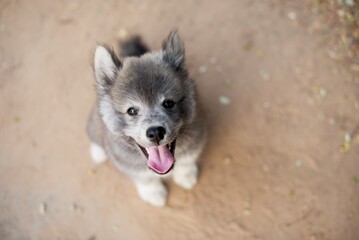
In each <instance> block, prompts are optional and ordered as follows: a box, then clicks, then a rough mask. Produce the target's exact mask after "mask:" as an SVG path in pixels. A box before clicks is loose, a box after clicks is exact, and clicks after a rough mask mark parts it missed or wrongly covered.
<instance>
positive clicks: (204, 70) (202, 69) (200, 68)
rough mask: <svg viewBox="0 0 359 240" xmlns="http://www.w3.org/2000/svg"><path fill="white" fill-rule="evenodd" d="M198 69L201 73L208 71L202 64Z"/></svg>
mask: <svg viewBox="0 0 359 240" xmlns="http://www.w3.org/2000/svg"><path fill="white" fill-rule="evenodd" d="M198 71H199V73H202V74H203V73H206V72H207V67H206V66H200V67H199V68H198Z"/></svg>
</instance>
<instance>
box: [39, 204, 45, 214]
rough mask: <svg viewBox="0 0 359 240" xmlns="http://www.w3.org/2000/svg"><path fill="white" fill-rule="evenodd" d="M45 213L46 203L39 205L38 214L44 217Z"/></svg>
mask: <svg viewBox="0 0 359 240" xmlns="http://www.w3.org/2000/svg"><path fill="white" fill-rule="evenodd" d="M46 211H47V205H46V203H44V202H43V203H41V204H40V206H39V213H40V214H41V215H45V214H46Z"/></svg>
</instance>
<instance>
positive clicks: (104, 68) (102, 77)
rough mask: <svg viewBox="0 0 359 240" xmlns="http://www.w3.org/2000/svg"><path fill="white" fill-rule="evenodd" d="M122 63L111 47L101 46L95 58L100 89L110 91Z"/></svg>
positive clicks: (96, 75)
mask: <svg viewBox="0 0 359 240" xmlns="http://www.w3.org/2000/svg"><path fill="white" fill-rule="evenodd" d="M120 68H121V62H120V60H119V59H118V57H117V55H116V54H115V52H114V51H113V50H112V48H111V47H109V46H106V45H99V46H97V48H96V52H95V57H94V70H95V77H96V82H97V86H98V89H105V90H108V89H109V88H111V87H112V85H113V84H114V82H115V80H116V77H117V74H118V71H119V69H120Z"/></svg>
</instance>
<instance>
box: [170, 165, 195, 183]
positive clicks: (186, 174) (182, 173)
mask: <svg viewBox="0 0 359 240" xmlns="http://www.w3.org/2000/svg"><path fill="white" fill-rule="evenodd" d="M197 175H198V167H197V165H196V164H186V165H178V166H175V169H174V173H173V180H174V181H175V183H177V184H178V185H179V186H181V187H183V188H185V189H192V188H193V187H194V186H195V185H196V183H197Z"/></svg>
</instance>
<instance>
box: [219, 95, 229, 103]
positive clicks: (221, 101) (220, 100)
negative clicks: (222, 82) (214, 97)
mask: <svg viewBox="0 0 359 240" xmlns="http://www.w3.org/2000/svg"><path fill="white" fill-rule="evenodd" d="M218 100H219V102H220V103H221V104H222V105H229V104H231V99H229V98H228V97H226V96H220V97H219V98H218Z"/></svg>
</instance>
